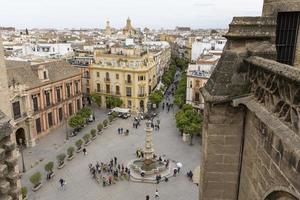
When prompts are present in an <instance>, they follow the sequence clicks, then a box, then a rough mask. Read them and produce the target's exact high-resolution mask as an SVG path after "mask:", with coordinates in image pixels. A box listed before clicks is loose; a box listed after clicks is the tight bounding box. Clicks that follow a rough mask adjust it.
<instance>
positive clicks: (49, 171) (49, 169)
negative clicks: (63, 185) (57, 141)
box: [45, 161, 54, 180]
mask: <svg viewBox="0 0 300 200" xmlns="http://www.w3.org/2000/svg"><path fill="white" fill-rule="evenodd" d="M53 167H54V163H53V162H52V161H51V162H48V163H47V164H46V165H45V171H46V172H47V180H50V179H51V178H52V177H53V176H54V172H53Z"/></svg>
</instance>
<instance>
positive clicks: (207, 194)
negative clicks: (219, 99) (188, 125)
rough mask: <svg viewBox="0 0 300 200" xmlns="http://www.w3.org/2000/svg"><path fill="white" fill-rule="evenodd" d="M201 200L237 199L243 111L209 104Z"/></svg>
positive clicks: (206, 114) (203, 155) (203, 151)
mask: <svg viewBox="0 0 300 200" xmlns="http://www.w3.org/2000/svg"><path fill="white" fill-rule="evenodd" d="M205 106H206V110H205V113H204V114H205V118H206V119H207V120H206V121H205V124H204V129H203V135H202V136H203V140H205V141H206V142H205V143H203V146H202V148H203V149H202V153H203V154H202V160H203V165H202V170H201V172H202V174H201V179H202V180H201V182H202V183H201V187H200V189H201V191H200V199H206V200H207V199H208V200H210V199H236V195H237V189H238V174H239V170H238V169H239V166H240V155H241V154H240V148H241V135H242V132H243V131H242V130H243V109H240V108H233V107H231V106H230V105H228V104H227V103H225V104H210V103H206V105H205Z"/></svg>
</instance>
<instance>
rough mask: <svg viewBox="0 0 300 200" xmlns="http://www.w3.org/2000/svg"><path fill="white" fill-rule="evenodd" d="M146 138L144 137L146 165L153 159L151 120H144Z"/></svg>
mask: <svg viewBox="0 0 300 200" xmlns="http://www.w3.org/2000/svg"><path fill="white" fill-rule="evenodd" d="M145 131H146V139H145V148H144V158H145V160H144V163H145V164H146V165H149V164H151V163H152V160H153V154H154V149H153V143H152V131H153V129H152V128H151V122H150V121H147V122H146V129H145Z"/></svg>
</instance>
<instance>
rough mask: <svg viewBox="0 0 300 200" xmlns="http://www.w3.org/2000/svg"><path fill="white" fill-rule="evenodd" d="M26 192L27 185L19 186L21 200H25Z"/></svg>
mask: <svg viewBox="0 0 300 200" xmlns="http://www.w3.org/2000/svg"><path fill="white" fill-rule="evenodd" d="M27 194H28V189H27V187H22V188H21V195H22V199H23V200H27Z"/></svg>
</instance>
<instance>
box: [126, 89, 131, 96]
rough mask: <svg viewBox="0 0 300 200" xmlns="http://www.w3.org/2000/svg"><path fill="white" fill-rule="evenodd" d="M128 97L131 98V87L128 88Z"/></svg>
mask: <svg viewBox="0 0 300 200" xmlns="http://www.w3.org/2000/svg"><path fill="white" fill-rule="evenodd" d="M126 96H127V97H131V87H126Z"/></svg>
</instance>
